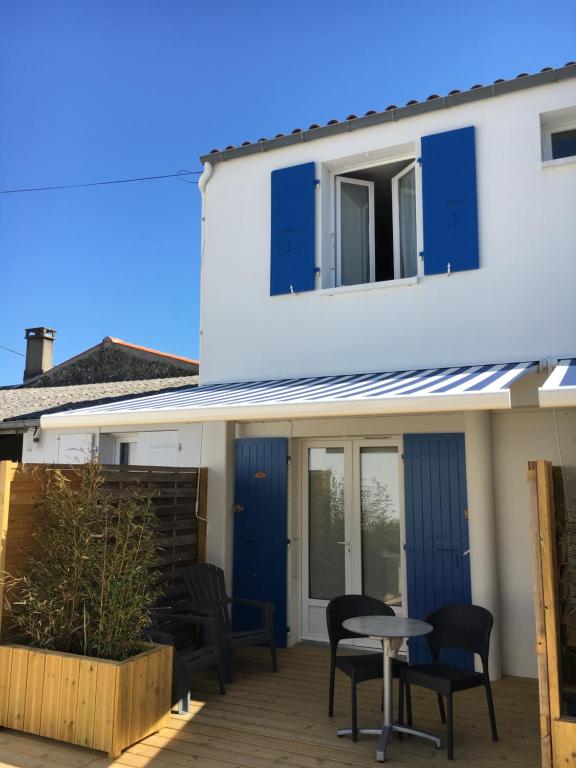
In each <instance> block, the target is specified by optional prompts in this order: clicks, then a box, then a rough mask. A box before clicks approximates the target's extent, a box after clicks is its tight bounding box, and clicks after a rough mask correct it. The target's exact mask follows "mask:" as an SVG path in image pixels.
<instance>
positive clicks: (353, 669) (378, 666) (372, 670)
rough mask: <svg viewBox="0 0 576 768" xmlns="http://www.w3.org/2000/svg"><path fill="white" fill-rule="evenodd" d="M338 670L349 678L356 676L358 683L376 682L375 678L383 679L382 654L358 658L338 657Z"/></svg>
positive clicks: (367, 654)
mask: <svg viewBox="0 0 576 768" xmlns="http://www.w3.org/2000/svg"><path fill="white" fill-rule="evenodd" d="M336 669H339V670H340V671H341V672H344V674H345V675H348V677H352V675H353V674H354V675H355V676H356V682H357V683H363V682H364V681H365V680H374V678H375V677H382V654H381V653H365V654H361V655H358V656H338V657H337V658H336Z"/></svg>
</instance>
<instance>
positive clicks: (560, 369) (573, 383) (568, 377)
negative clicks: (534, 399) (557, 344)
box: [538, 358, 576, 408]
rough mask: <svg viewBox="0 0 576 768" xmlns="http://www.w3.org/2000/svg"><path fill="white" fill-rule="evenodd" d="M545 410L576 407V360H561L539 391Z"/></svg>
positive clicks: (541, 403)
mask: <svg viewBox="0 0 576 768" xmlns="http://www.w3.org/2000/svg"><path fill="white" fill-rule="evenodd" d="M538 398H539V400H540V405H541V406H542V407H543V408H562V407H568V406H571V405H574V406H576V358H571V359H569V360H559V361H558V364H557V365H556V367H555V368H554V370H553V371H552V373H551V374H550V376H548V378H547V379H546V381H545V382H544V384H543V385H542V386H541V387H540V389H539V390H538Z"/></svg>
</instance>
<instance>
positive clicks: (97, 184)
mask: <svg viewBox="0 0 576 768" xmlns="http://www.w3.org/2000/svg"><path fill="white" fill-rule="evenodd" d="M201 173H202V171H178V173H166V174H164V175H162V176H140V177H138V178H136V179H114V180H112V181H91V182H88V183H86V184H60V185H59V186H53V187H26V188H24V187H21V188H20V189H0V195H14V194H16V193H18V192H48V191H50V190H53V189H78V188H80V187H102V186H104V185H106V184H130V183H132V182H134V181H157V180H158V179H178V178H181V177H182V176H193V175H196V174H201ZM182 181H185V179H182ZM188 183H190V182H188Z"/></svg>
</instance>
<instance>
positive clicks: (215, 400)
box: [41, 362, 534, 429]
mask: <svg viewBox="0 0 576 768" xmlns="http://www.w3.org/2000/svg"><path fill="white" fill-rule="evenodd" d="M533 368H534V363H532V362H524V363H501V364H499V365H472V366H460V367H454V368H433V369H429V370H414V371H399V372H398V371H396V372H384V373H360V374H347V375H343V376H320V377H314V378H305V379H281V380H273V381H253V382H240V383H233V384H212V385H208V386H201V387H186V388H184V389H179V390H176V391H171V392H164V393H160V394H157V395H148V396H145V397H138V398H134V399H131V400H122V401H117V402H113V403H107V404H103V405H95V406H91V407H88V408H82V409H79V410H75V411H67V412H65V413H58V414H52V415H48V416H43V417H42V420H41V426H42V428H44V429H50V428H56V427H81V426H82V427H88V426H128V425H130V424H166V423H178V422H179V423H182V422H201V421H245V420H250V421H252V420H256V419H258V420H261V419H267V420H270V419H293V418H312V417H325V416H366V415H371V414H374V415H376V414H387V413H422V412H428V413H430V412H436V413H438V412H442V411H444V412H446V411H467V410H478V409H484V410H490V409H503V408H510V389H509V388H510V386H511V384H513V382H515V381H516V380H517V379H519V378H520V377H521V376H523V375H524V374H526V373H528V372H529V371H531V370H532V369H533Z"/></svg>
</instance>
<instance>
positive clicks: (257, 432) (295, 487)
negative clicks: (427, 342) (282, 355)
mask: <svg viewBox="0 0 576 768" xmlns="http://www.w3.org/2000/svg"><path fill="white" fill-rule="evenodd" d="M466 418H467V417H466V416H464V415H450V414H446V415H437V416H433V415H425V416H418V415H415V416H397V417H392V416H389V417H377V418H370V419H361V418H359V419H324V420H315V419H314V420H312V419H311V420H306V421H294V422H260V423H253V424H243V425H239V426H238V430H237V435H238V436H239V437H264V436H270V437H288V438H290V440H291V444H290V449H289V450H290V455H291V456H292V457H293V460H292V462H291V465H290V476H289V521H288V522H289V532H288V536H289V538H290V540H291V542H292V545H291V551H290V556H289V565H288V567H289V573H288V597H289V617H288V620H289V624H290V626H291V627H292V628H293V632H292V634H291V638H290V640H291V642H295V641H297V639H298V637H299V632H300V629H299V628H300V610H301V606H300V581H299V580H300V571H301V567H300V565H301V563H300V560H301V551H300V547H301V535H302V532H301V526H300V515H301V510H300V493H299V484H300V477H299V474H300V467H299V462H298V461H295V460H294V459H295V457H297V456H298V455H299V453H300V451H299V450H298V443H299V440H300V439H306V438H318V437H327V438H328V437H357V436H378V437H394V436H401V435H402V434H405V433H410V432H464V431H465V429H466ZM489 418H490V421H491V451H492V459H493V468H492V469H493V478H494V515H495V525H496V545H495V548H494V551H493V552H490V550H486V549H485V547H484V543H483V542H482V541H481V540H478V539H476V540H475V538H474V532H473V523H472V520H471V525H470V543H471V549H473V547H474V546H475V541H476V546H477V547H478V546H480V547H482V550H483V554H482V558H483V560H484V568H482V567H479V568H477V569H472V579H473V583H472V590H473V594H474V593H475V594H482V593H484V594H487V592H486V590H489V589H490V584H491V583H492V582H494V581H496V583H497V587H498V601H499V611H498V612H497V613H498V615H499V619H500V620H499V627H496V629H495V638H497V639H498V640H500V642H501V663H502V672H503V674H505V675H518V676H522V677H536V676H537V667H536V638H535V624H534V598H533V581H532V563H531V548H530V529H529V510H528V485H527V464H528V461H530V460H532V459H536V458H538V459H540V458H542V459H548V460H550V461H553V462H554V463H555V464H559V463H561V462H562V463H563V464H564V466H572V467H573V466H575V465H576V410H572V411H563V412H558V413H557V414H556V420H555V416H554V413H553V412H551V411H539V410H537V409H528V408H526V409H521V410H518V411H511V412H503V413H493V414H491V415H490V416H489ZM556 424H557V425H558V433H557V430H556ZM466 450H467V451H468V450H471V451H474V446H473V445H470V442H469V441H468V440H467V443H466ZM478 458H483V457H477V456H476V455H474V454H473V453H471V454H470V455H469V456H468V457H467V459H468V463H469V464H470V463H474V462H475V461H476V460H477V459H478ZM470 490H471V489H470V478H469V492H470ZM469 504H470V514H471V517H472V516H473V515H474V514H475V508H474V504H473V500H472V499H471V498H469ZM492 541H493V540H492ZM471 556H472V558H474V552H473V551H472V552H471ZM493 568H496V570H497V574H496V576H495V574H494V572H493V570H492V569H493ZM493 649H494V646H493Z"/></svg>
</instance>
